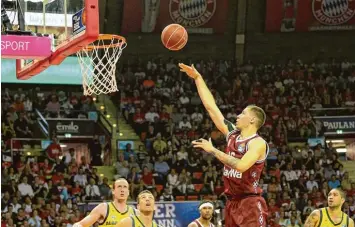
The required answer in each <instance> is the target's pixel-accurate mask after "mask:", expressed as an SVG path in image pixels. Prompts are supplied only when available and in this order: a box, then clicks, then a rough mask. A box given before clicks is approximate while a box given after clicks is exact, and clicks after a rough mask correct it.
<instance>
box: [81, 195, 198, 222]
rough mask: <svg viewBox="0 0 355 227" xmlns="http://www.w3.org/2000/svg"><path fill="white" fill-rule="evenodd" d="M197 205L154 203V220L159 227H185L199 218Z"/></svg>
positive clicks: (90, 208) (90, 206)
mask: <svg viewBox="0 0 355 227" xmlns="http://www.w3.org/2000/svg"><path fill="white" fill-rule="evenodd" d="M199 204H200V202H199V201H188V202H187V201H186V202H185V201H184V202H156V203H155V212H154V220H155V221H156V223H157V224H158V225H159V226H164V227H186V226H188V225H189V224H190V223H191V222H192V221H193V220H195V219H196V218H198V217H199V216H200V213H199V210H198V206H199ZM97 205H98V203H89V204H87V208H86V209H85V210H87V211H91V210H92V209H94V208H95V207H96V206H97ZM132 205H134V206H135V205H136V204H135V203H134V204H132Z"/></svg>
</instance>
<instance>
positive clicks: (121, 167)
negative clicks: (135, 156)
mask: <svg viewBox="0 0 355 227" xmlns="http://www.w3.org/2000/svg"><path fill="white" fill-rule="evenodd" d="M116 170H117V176H116V179H118V178H121V177H123V178H126V179H127V177H128V174H129V165H128V162H127V161H123V162H122V163H118V164H116Z"/></svg>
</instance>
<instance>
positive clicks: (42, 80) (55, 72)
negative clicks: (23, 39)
mask: <svg viewBox="0 0 355 227" xmlns="http://www.w3.org/2000/svg"><path fill="white" fill-rule="evenodd" d="M1 83H21V84H66V85H82V84H83V80H82V74H81V69H80V65H79V63H78V59H77V57H67V58H66V59H65V60H64V61H63V62H62V64H60V65H53V66H52V67H49V68H48V69H46V70H44V71H43V72H41V73H40V74H38V75H37V76H34V77H31V78H30V79H28V80H18V79H17V78H16V61H15V60H14V59H2V60H1Z"/></svg>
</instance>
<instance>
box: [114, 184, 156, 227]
mask: <svg viewBox="0 0 355 227" xmlns="http://www.w3.org/2000/svg"><path fill="white" fill-rule="evenodd" d="M137 208H138V211H139V215H132V216H131V217H128V218H125V219H123V220H122V221H121V222H120V223H118V225H117V226H116V227H158V225H157V223H155V221H153V215H154V210H155V199H154V196H153V194H152V193H151V192H150V191H148V190H144V191H142V192H140V193H139V194H138V197H137Z"/></svg>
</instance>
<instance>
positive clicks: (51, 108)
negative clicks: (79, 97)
mask: <svg viewBox="0 0 355 227" xmlns="http://www.w3.org/2000/svg"><path fill="white" fill-rule="evenodd" d="M46 111H47V112H48V115H49V117H50V118H57V117H58V116H59V112H60V103H59V102H58V99H57V96H56V95H52V96H51V100H50V101H49V102H48V103H47V106H46Z"/></svg>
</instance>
